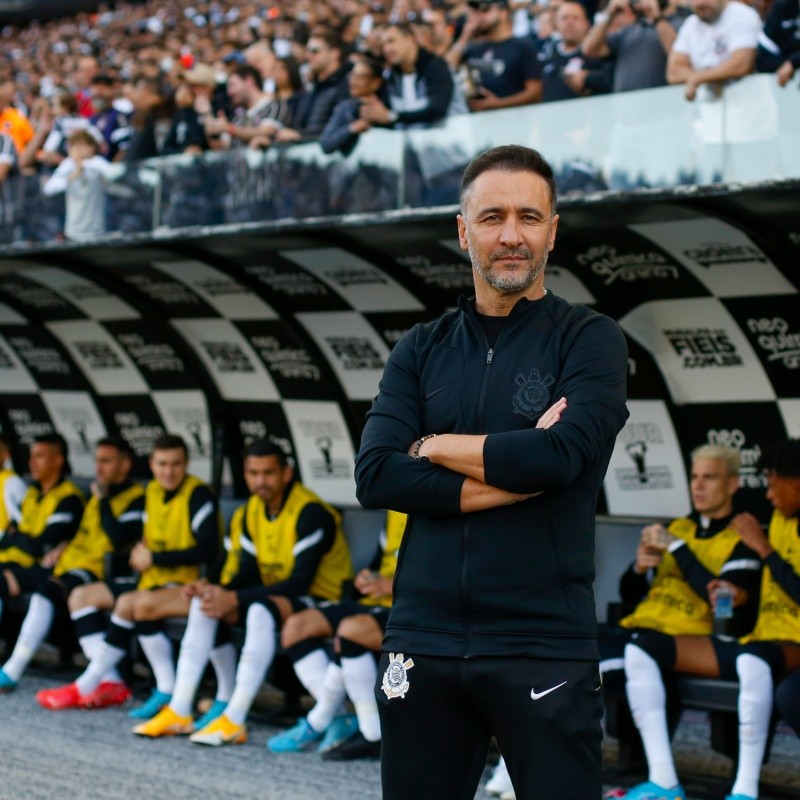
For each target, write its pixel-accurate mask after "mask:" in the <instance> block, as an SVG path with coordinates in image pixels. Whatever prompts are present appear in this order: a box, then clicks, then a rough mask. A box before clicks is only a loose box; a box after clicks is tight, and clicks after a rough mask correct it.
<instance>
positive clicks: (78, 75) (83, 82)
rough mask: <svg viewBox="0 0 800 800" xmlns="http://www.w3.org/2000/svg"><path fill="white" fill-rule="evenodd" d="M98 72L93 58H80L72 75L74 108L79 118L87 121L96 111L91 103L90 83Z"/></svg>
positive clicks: (98, 66)
mask: <svg viewBox="0 0 800 800" xmlns="http://www.w3.org/2000/svg"><path fill="white" fill-rule="evenodd" d="M99 72H100V65H99V63H98V61H97V59H96V58H95V57H94V56H81V57H80V58H79V59H78V63H77V66H76V67H75V71H74V73H73V74H72V81H73V83H74V85H75V108H76V111H77V113H78V114H79V115H80V116H82V117H86V118H87V119H88V118H89V117H91V116H93V115H94V114H96V113H97V110H98V109H97V108H95V107H94V103H93V94H92V81H93V80H94V78H95V76H96V75H97V74H98V73H99Z"/></svg>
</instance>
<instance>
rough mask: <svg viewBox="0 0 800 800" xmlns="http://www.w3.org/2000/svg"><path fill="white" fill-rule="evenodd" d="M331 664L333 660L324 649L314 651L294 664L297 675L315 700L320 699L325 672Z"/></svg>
mask: <svg viewBox="0 0 800 800" xmlns="http://www.w3.org/2000/svg"><path fill="white" fill-rule="evenodd" d="M330 663H331V660H330V659H329V658H328V654H327V653H326V652H325V650H324V649H323V648H322V647H318V648H317V649H316V650H312V651H311V652H310V653H307V654H306V655H304V656H303V657H302V658H301V659H299V660H298V661H295V662H294V672H295V675H297V677H298V678H299V679H300V683H302V684H303V686H305V687H306V689H307V690H308V693H309V694H310V695H311V696H312V697H313V698H314V699H315V700H318V699H319V693H320V691H321V689H322V682H323V681H324V680H325V670H326V669H327V668H328V664H330Z"/></svg>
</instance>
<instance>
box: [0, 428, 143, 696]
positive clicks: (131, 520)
mask: <svg viewBox="0 0 800 800" xmlns="http://www.w3.org/2000/svg"><path fill="white" fill-rule="evenodd" d="M94 463H95V480H94V481H93V483H92V485H91V492H92V496H91V498H90V499H89V502H88V503H87V504H86V507H85V509H84V511H83V516H82V518H81V523H80V527H79V528H78V532H77V534H76V535H75V537H74V538H73V539H71V540H70V541H69V542H68V543H67V546H66V547H65V548H64V550H63V552H62V553H61V555H60V556H59V559H58V561H57V562H56V565H55V569H54V570H53V574H52V575H51V576H50V577H48V578H46V579H45V580H43V581H42V582H41V583H40V584H39V586H38V587H37V588H36V590H35V591H34V593H33V596H32V597H31V601H30V605H29V607H28V613H27V614H26V615H25V620H24V621H23V623H22V628H21V630H20V633H19V638H18V639H17V643H16V646H15V647H14V651H13V653H12V654H11V657H10V658H9V660H8V661H7V662H6V663H5V664H4V665H3V668H2V669H0V692H9V691H12V690H14V689H16V687H17V684H18V683H19V680H20V678H21V677H22V674H23V673H24V671H25V669H26V668H27V666H28V664H29V663H30V661H31V659H32V658H33V656H34V655H35V653H36V650H37V648H38V647H39V645H41V644H42V642H43V641H44V640H45V637H46V636H47V634H48V633H49V632H50V628H51V627H52V625H53V619H54V618H55V615H56V614H57V613H58V612H62V611H63V612H67V608H68V606H67V603H68V600H69V598H70V596H71V595H72V593H73V592H75V591H78V590H79V589H80V588H88V587H90V586H93V585H94V584H95V583H97V582H102V581H103V580H105V578H106V574H105V572H106V558H107V556H109V555H110V554H112V553H114V552H119V551H124V550H126V549H128V548H130V546H131V545H132V544H133V543H134V542H135V541H137V540H138V539H140V538H141V536H142V521H143V515H144V489H143V488H142V487H141V486H139V485H138V484H136V483H133V482H132V481H131V480H130V471H131V467H132V466H133V451H132V450H131V448H130V445H129V444H128V443H127V442H126V441H125V440H124V439H121V438H120V437H117V436H110V437H107V438H105V439H101V440H100V441H99V442H98V443H97V446H96V449H95V455H94ZM76 627H77V628H78V629H79V624H78V625H77V626H76ZM124 689H125V691H126V692H127V687H124Z"/></svg>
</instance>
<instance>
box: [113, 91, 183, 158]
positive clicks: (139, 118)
mask: <svg viewBox="0 0 800 800" xmlns="http://www.w3.org/2000/svg"><path fill="white" fill-rule="evenodd" d="M130 101H131V103H132V104H133V115H132V120H131V127H132V131H133V132H132V134H131V140H130V144H129V145H128V147H127V148H126V150H125V161H126V163H135V162H137V161H141V160H143V159H145V158H154V157H155V156H158V155H160V153H161V146H160V145H161V143H162V142H163V141H164V139H165V138H166V133H167V130H168V127H169V122H170V120H171V119H172V115H171V114H170V113H169V102H168V92H167V89H166V87H165V86H164V83H163V82H162V81H161V79H160V78H147V77H141V78H138V79H137V80H136V81H135V83H134V84H133V85H132V87H131V90H130Z"/></svg>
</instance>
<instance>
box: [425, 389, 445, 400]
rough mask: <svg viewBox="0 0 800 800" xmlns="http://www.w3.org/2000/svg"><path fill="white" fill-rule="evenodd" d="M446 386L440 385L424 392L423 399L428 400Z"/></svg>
mask: <svg viewBox="0 0 800 800" xmlns="http://www.w3.org/2000/svg"><path fill="white" fill-rule="evenodd" d="M446 388H447V387H446V386H440V387H439V388H438V389H434V390H433V391H432V392H425V399H426V400H430V399H431V397H433V396H434V395H435V394H439V392H443V391H444V390H445V389H446Z"/></svg>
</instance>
